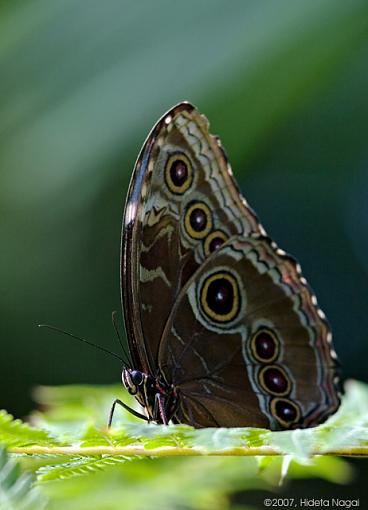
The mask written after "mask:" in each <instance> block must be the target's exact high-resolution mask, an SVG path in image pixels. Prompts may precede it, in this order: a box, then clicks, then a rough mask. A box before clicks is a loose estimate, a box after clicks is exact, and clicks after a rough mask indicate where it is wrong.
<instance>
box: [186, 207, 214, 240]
mask: <svg viewBox="0 0 368 510" xmlns="http://www.w3.org/2000/svg"><path fill="white" fill-rule="evenodd" d="M184 226H185V230H186V232H187V233H188V235H189V236H190V237H192V238H193V239H204V238H205V237H206V236H207V235H208V233H209V232H210V231H211V228H212V217H211V211H210V210H209V208H208V206H207V205H206V204H205V203H204V202H194V203H192V204H191V205H190V206H189V207H188V209H187V211H186V213H185V217H184Z"/></svg>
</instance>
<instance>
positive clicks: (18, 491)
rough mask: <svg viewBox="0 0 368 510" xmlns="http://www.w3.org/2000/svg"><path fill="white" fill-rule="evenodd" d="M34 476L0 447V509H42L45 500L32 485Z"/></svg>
mask: <svg viewBox="0 0 368 510" xmlns="http://www.w3.org/2000/svg"><path fill="white" fill-rule="evenodd" d="M33 481H34V477H33V476H32V475H31V474H30V473H23V472H22V470H21V467H20V464H19V463H18V462H15V461H14V460H12V459H9V457H8V455H7V453H6V451H5V449H4V448H0V510H35V509H37V510H42V509H43V508H45V507H46V503H47V500H46V498H45V497H44V496H43V495H42V494H41V493H40V491H39V490H38V489H37V488H35V487H33Z"/></svg>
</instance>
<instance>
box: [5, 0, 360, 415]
mask: <svg viewBox="0 0 368 510" xmlns="http://www.w3.org/2000/svg"><path fill="white" fill-rule="evenodd" d="M367 64H368V3H367V2H366V1H365V0H351V1H349V2H336V1H335V0H320V1H318V2H310V1H308V0H305V1H301V0H297V1H293V0H279V1H278V2H274V1H271V0H270V1H265V0H264V1H263V2H258V1H256V0H247V1H245V0H233V1H232V2H225V0H201V1H198V0H197V1H195V0H187V1H185V2H170V1H169V0H155V1H150V0H141V1H138V2H137V1H135V2H134V1H133V0H131V1H118V0H107V1H105V2H103V3H102V2H98V1H96V0H91V1H88V2H82V1H81V0H79V1H77V0H59V1H57V2H50V1H47V0H28V1H20V0H12V1H10V0H2V1H0V207H1V216H0V222H1V223H0V224H1V251H0V272H1V276H0V282H1V290H2V291H1V293H0V309H1V321H0V330H1V331H0V334H1V356H0V374H1V401H0V407H5V408H7V409H8V410H9V411H10V412H12V413H14V414H15V415H16V416H24V415H25V414H26V413H27V412H28V411H29V410H30V409H31V408H32V405H33V404H32V401H31V393H30V391H31V388H32V387H33V386H35V385H37V384H49V385H56V384H66V383H77V382H85V383H86V382H87V383H88V382H90V383H111V382H117V381H119V380H120V367H119V364H118V363H116V362H115V360H114V359H112V358H111V359H109V358H108V357H105V356H104V355H103V354H102V353H100V352H99V351H97V350H96V351H94V350H93V349H90V348H88V347H84V346H82V345H80V344H79V343H78V342H74V341H73V340H71V339H69V338H67V337H63V336H59V335H56V334H54V333H52V332H48V331H46V330H39V329H38V328H37V327H36V325H37V324H38V323H39V322H48V323H51V324H54V325H57V326H60V327H62V328H64V329H66V330H69V331H72V332H74V333H75V334H80V335H83V336H85V337H86V338H88V339H90V340H92V341H95V342H97V343H99V344H100V345H103V346H105V347H107V348H112V349H117V348H118V347H117V344H116V338H115V334H114V332H113V329H112V326H111V318H110V316H111V311H112V310H115V309H116V310H119V312H120V309H121V307H120V297H119V296H120V294H119V243H120V229H121V216H122V209H123V204H124V199H125V193H126V189H127V186H128V182H129V178H130V175H131V171H132V168H133V166H134V162H135V159H136V157H137V154H138V152H139V149H140V147H141V145H142V143H143V141H144V139H145V137H146V135H147V133H148V131H149V130H150V129H151V127H152V125H153V123H154V122H155V121H156V120H157V118H158V117H159V116H161V115H162V114H163V113H164V112H165V111H166V110H167V109H168V108H170V107H171V106H172V105H173V104H175V103H177V102H179V101H182V100H189V101H191V102H193V103H194V104H195V105H196V106H198V108H199V109H200V110H201V111H202V112H203V113H205V114H206V116H207V117H208V118H209V120H210V123H211V132H212V133H214V134H217V135H219V136H220V137H221V140H222V142H223V145H224V146H225V149H226V150H227V153H228V155H229V158H230V161H231V163H232V167H233V170H234V174H235V176H236V178H237V179H238V181H239V183H240V186H241V189H242V192H243V194H244V195H245V197H246V198H247V200H248V201H249V202H250V204H251V205H252V206H253V207H254V208H255V210H256V211H257V213H258V214H259V216H260V218H261V220H262V223H263V225H264V226H265V228H266V229H267V231H268V232H269V234H270V235H271V236H272V237H273V238H274V239H275V240H276V241H277V243H278V244H279V245H280V246H281V247H282V248H284V249H285V250H287V251H289V252H291V253H292V254H293V255H294V256H296V257H297V258H298V260H299V261H300V262H301V264H302V267H303V270H304V273H305V275H306V277H307V278H308V279H309V281H310V282H311V284H312V286H313V288H314V289H315V291H316V294H317V296H318V298H319V302H320V305H321V307H322V309H323V310H324V311H325V312H326V314H327V316H328V318H329V320H330V322H331V324H332V328H333V332H334V341H335V346H336V350H337V352H338V354H339V357H340V359H341V361H342V363H343V367H344V375H345V377H354V378H358V379H362V380H366V381H367V379H368V376H367V369H366V366H367V364H366V359H367V356H368V343H367V333H366V331H367V329H368V314H367V304H368V296H367V293H368V292H367V289H368V262H367V257H366V252H367V248H368V241H367V239H368V235H367V234H368V200H367V198H368V195H367V193H368V144H367V134H368V130H367V119H368V102H367V90H368V65H367Z"/></svg>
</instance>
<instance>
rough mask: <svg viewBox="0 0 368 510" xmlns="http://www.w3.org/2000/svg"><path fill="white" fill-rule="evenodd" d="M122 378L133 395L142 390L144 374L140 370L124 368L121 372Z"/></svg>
mask: <svg viewBox="0 0 368 510" xmlns="http://www.w3.org/2000/svg"><path fill="white" fill-rule="evenodd" d="M121 379H122V381H123V384H124V386H125V388H126V389H127V390H128V392H129V393H130V394H131V395H136V394H137V393H138V392H139V391H140V387H142V385H143V382H144V374H143V372H140V371H139V370H131V369H129V368H124V369H123V371H122V373H121Z"/></svg>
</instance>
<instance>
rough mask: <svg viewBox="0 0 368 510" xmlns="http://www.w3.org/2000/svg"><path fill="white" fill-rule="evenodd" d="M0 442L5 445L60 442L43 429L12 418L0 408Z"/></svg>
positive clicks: (15, 445)
mask: <svg viewBox="0 0 368 510" xmlns="http://www.w3.org/2000/svg"><path fill="white" fill-rule="evenodd" d="M0 443H3V444H4V445H6V446H7V447H22V446H32V445H38V446H56V445H60V444H62V443H61V442H59V441H58V440H56V439H55V438H53V437H52V436H51V435H50V434H49V433H48V432H46V431H45V430H42V429H37V428H35V427H31V426H29V425H27V424H26V423H23V422H22V421H21V420H14V419H13V417H12V416H11V415H10V414H8V413H7V412H6V411H5V410H0Z"/></svg>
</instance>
